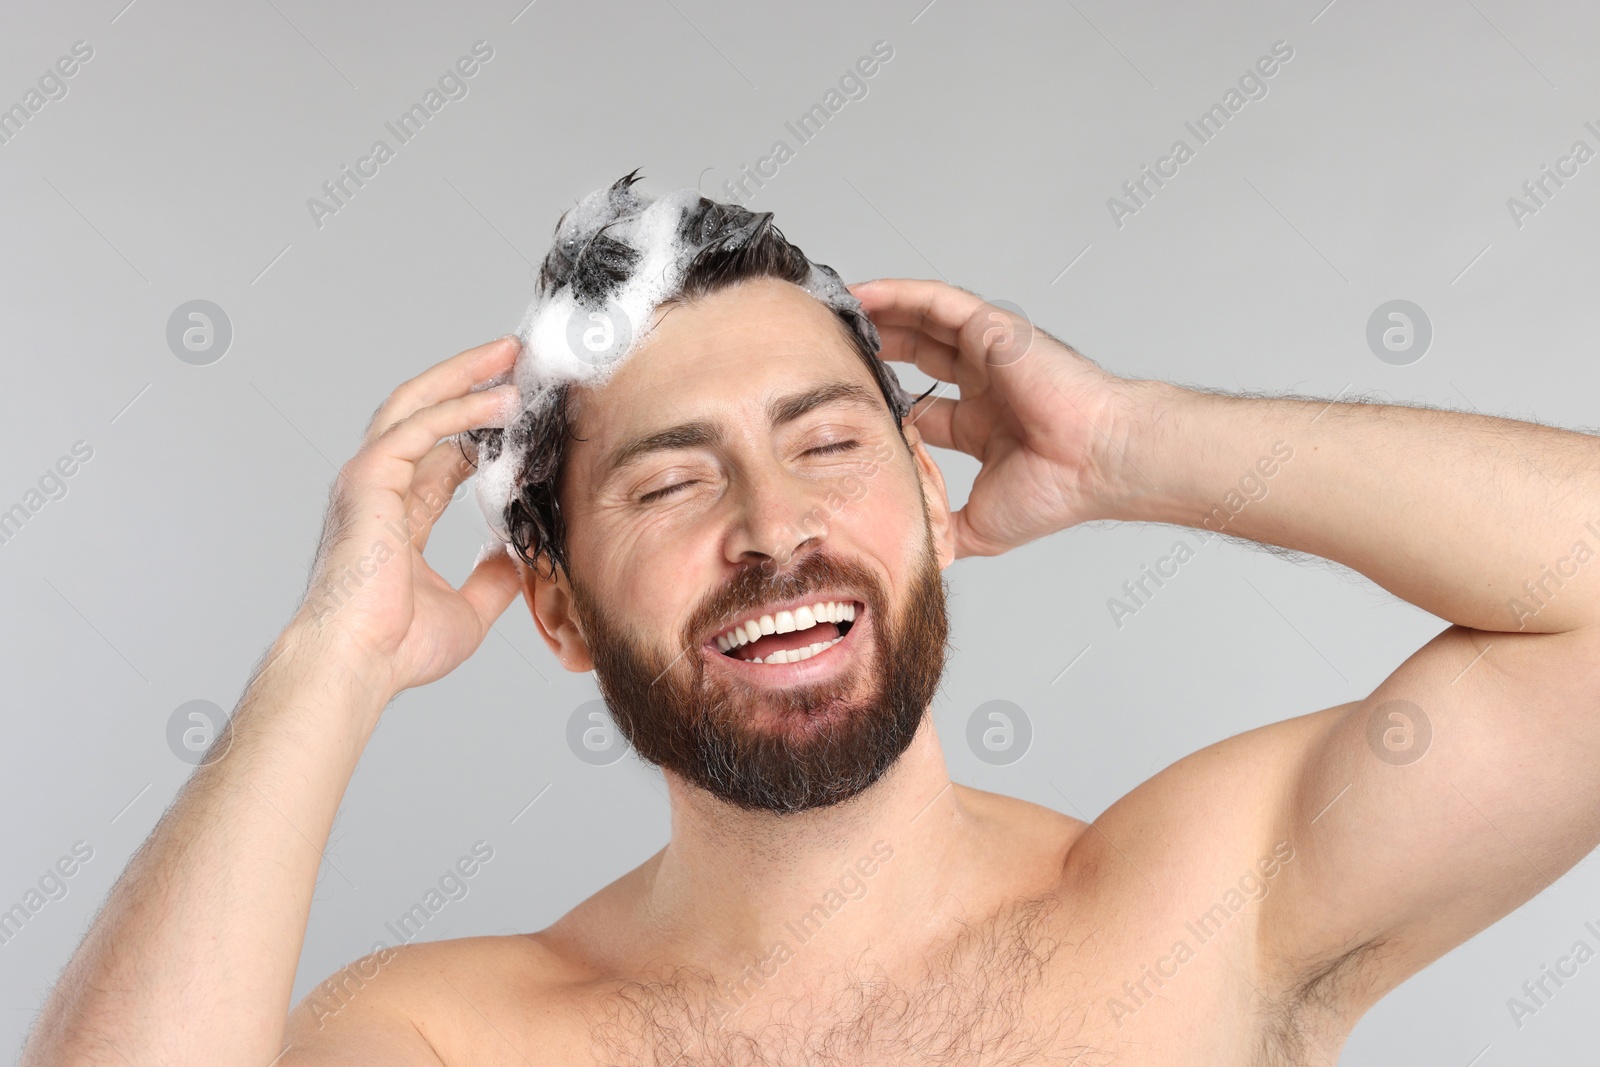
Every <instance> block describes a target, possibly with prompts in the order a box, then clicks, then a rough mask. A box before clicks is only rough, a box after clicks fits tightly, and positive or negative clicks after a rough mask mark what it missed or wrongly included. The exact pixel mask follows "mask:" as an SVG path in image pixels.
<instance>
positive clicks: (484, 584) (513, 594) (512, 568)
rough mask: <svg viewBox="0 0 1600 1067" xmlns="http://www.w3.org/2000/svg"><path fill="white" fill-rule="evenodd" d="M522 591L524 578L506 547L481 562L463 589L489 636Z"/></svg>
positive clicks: (463, 594) (465, 596) (466, 598)
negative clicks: (495, 624)
mask: <svg viewBox="0 0 1600 1067" xmlns="http://www.w3.org/2000/svg"><path fill="white" fill-rule="evenodd" d="M521 591H522V575H521V574H520V573H519V572H518V571H517V565H516V564H515V563H513V562H512V561H511V556H510V555H509V553H508V552H507V551H506V550H505V549H503V548H502V549H500V550H498V551H494V552H490V553H489V554H488V555H486V556H484V557H482V558H481V559H479V560H478V564H477V566H475V567H473V568H472V573H471V574H469V575H467V580H466V581H464V582H462V583H461V588H460V590H459V592H460V593H461V599H463V600H465V601H466V602H467V603H468V604H470V605H472V610H473V611H476V612H477V613H478V621H479V622H480V623H481V624H482V626H483V632H484V633H485V634H487V633H488V632H489V627H491V626H493V625H494V621H495V620H496V619H498V618H499V617H500V616H501V615H502V614H504V613H505V610H506V608H507V607H509V606H510V605H511V602H512V601H513V600H515V599H516V598H517V594H518V593H520V592H521Z"/></svg>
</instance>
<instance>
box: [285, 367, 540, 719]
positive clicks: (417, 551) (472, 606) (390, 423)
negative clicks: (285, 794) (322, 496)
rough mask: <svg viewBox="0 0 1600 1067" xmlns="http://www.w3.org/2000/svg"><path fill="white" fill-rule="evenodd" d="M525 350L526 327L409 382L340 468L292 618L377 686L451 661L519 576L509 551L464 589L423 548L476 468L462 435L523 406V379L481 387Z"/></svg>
mask: <svg viewBox="0 0 1600 1067" xmlns="http://www.w3.org/2000/svg"><path fill="white" fill-rule="evenodd" d="M519 350H520V344H519V342H518V341H517V339H516V338H515V337H503V338H501V339H500V340H498V341H492V342H490V343H489V344H486V345H480V346H478V347H477V348H472V349H468V350H467V351H465V352H462V353H461V354H459V355H456V356H452V357H451V358H450V359H447V360H445V361H444V362H442V363H439V364H437V365H435V366H433V367H430V368H429V369H428V370H426V371H423V372H422V373H421V374H419V375H417V376H416V377H415V378H412V379H411V380H410V381H407V382H405V383H404V384H402V385H401V386H400V387H399V388H397V389H395V391H394V392H393V393H391V394H390V395H389V398H388V399H387V400H385V401H384V403H383V405H382V406H381V407H380V408H379V409H378V410H377V413H376V414H374V415H373V417H372V421H371V423H370V424H369V425H368V427H367V430H366V434H365V436H364V437H363V439H362V443H361V448H360V450H359V451H358V452H357V453H356V454H355V456H353V457H352V458H351V459H350V461H349V462H347V463H346V464H345V465H344V466H343V467H342V468H341V469H340V471H339V477H338V479H337V480H336V481H335V483H334V486H333V492H332V498H331V500H330V502H329V506H328V514H327V519H326V521H325V524H324V527H323V532H322V541H321V543H320V545H319V547H318V550H317V559H316V563H315V565H314V567H313V571H312V578H311V583H310V586H309V588H308V589H307V592H306V597H305V601H304V603H303V604H302V605H301V608H300V610H299V612H298V613H297V614H296V616H295V621H294V623H293V624H291V625H292V626H293V627H295V628H297V629H299V630H300V631H302V633H301V636H302V637H304V636H306V635H310V636H311V637H312V638H313V639H314V641H315V642H316V644H317V645H318V646H319V647H321V648H324V649H326V650H329V651H331V652H333V653H334V654H337V655H340V656H341V657H342V662H345V663H347V664H349V665H350V666H351V668H352V669H354V670H356V671H358V672H360V673H361V674H362V675H363V676H364V677H365V680H366V681H367V683H368V685H369V686H371V687H372V688H374V689H376V690H381V691H387V692H388V693H390V694H397V693H399V692H401V691H402V690H404V689H408V688H411V687H413V686H419V685H426V684H427V683H429V682H431V681H434V680H435V679H438V678H441V677H443V676H444V675H446V674H448V673H450V671H452V670H454V669H455V668H456V667H457V666H459V665H460V664H461V663H462V662H463V661H464V660H466V658H467V657H468V656H470V655H472V653H473V652H474V651H475V650H476V649H477V648H478V646H479V644H480V643H482V641H483V639H484V637H485V635H487V634H488V632H489V627H490V626H491V625H492V624H493V623H494V621H495V619H497V618H498V617H499V616H500V614H501V613H502V612H503V611H505V609H506V607H507V606H508V605H509V604H510V603H511V601H512V600H513V599H515V597H516V594H517V592H518V590H519V588H520V579H519V577H518V574H517V569H516V566H515V564H514V563H513V562H512V561H511V559H510V557H509V556H508V555H507V554H506V553H504V552H494V553H490V554H489V555H488V557H487V558H485V559H482V560H480V561H479V563H478V565H477V566H476V567H475V568H474V569H473V571H472V573H471V574H470V575H469V576H468V577H467V580H466V581H465V582H463V583H462V585H461V588H460V589H455V588H453V587H452V586H451V585H450V583H449V582H447V581H445V580H444V579H443V578H441V577H440V576H439V574H438V573H437V572H436V571H435V570H434V569H433V568H432V567H430V566H429V565H428V563H427V561H426V560H424V559H423V558H422V551H423V548H424V547H426V545H427V543H428V535H429V534H430V533H431V532H432V530H433V524H434V522H435V521H437V519H438V517H439V515H440V514H442V513H443V511H444V509H445V507H446V506H447V505H448V504H449V502H450V499H451V495H452V494H453V493H454V492H455V489H456V487H457V486H459V485H460V484H461V483H462V482H463V481H464V480H466V478H467V477H468V476H469V475H471V474H472V472H473V470H474V465H473V462H472V457H471V456H470V449H471V447H472V446H471V445H470V444H469V443H467V442H466V439H465V438H458V437H457V436H456V435H458V434H461V433H462V432H463V431H466V430H470V429H476V428H478V427H481V426H492V425H502V426H503V425H505V423H506V421H507V420H508V418H509V417H511V416H513V415H514V414H515V412H516V411H517V403H516V402H517V389H516V386H514V385H509V384H508V385H499V386H495V387H493V388H490V389H480V390H479V391H476V392H474V391H472V390H473V388H474V387H475V386H481V385H482V384H483V383H485V382H487V381H489V380H490V379H492V378H493V377H495V376H496V375H499V374H502V373H503V372H505V371H507V370H509V369H510V368H511V366H512V364H513V363H514V362H515V360H516V356H517V353H518V351H519ZM463 449H466V450H468V453H469V454H468V455H463Z"/></svg>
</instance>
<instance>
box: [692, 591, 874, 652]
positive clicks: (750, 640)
mask: <svg viewBox="0 0 1600 1067" xmlns="http://www.w3.org/2000/svg"><path fill="white" fill-rule="evenodd" d="M864 610H865V607H864V605H863V604H861V602H860V601H856V600H848V599H844V600H841V599H831V600H830V599H822V598H816V599H807V600H804V601H800V602H796V603H791V604H785V605H783V606H782V607H777V606H774V607H773V608H771V609H769V610H767V611H764V612H761V613H758V614H752V615H749V616H747V617H746V618H745V619H743V620H741V621H740V622H738V623H735V624H734V625H732V626H729V627H728V628H727V629H724V630H722V631H721V632H719V633H717V634H716V635H714V636H713V637H712V638H711V639H710V640H709V641H708V642H707V644H708V645H710V646H714V647H715V648H716V649H717V650H718V651H720V652H721V654H722V655H723V656H725V657H727V658H729V659H736V660H739V661H740V662H742V663H761V664H784V663H799V662H800V661H802V660H807V659H811V658H812V657H814V656H818V655H820V654H822V653H824V652H827V651H828V650H829V649H830V648H832V647H833V646H834V645H837V644H838V643H839V642H840V641H843V640H844V638H845V635H846V634H848V633H849V632H850V629H851V627H852V626H854V625H855V622H856V618H857V616H858V614H860V613H861V612H862V611H864Z"/></svg>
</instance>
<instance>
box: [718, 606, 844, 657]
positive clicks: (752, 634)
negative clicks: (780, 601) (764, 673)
mask: <svg viewBox="0 0 1600 1067" xmlns="http://www.w3.org/2000/svg"><path fill="white" fill-rule="evenodd" d="M855 617H856V607H855V605H854V604H852V603H849V602H848V601H842V600H825V601H820V602H818V603H816V604H807V605H804V606H802V607H798V608H795V609H794V610H793V611H779V612H775V613H773V614H771V615H762V616H761V617H760V618H756V619H746V620H745V621H744V622H741V623H739V624H738V625H737V626H735V627H733V628H732V629H731V630H728V631H727V632H726V633H722V634H718V635H717V637H716V642H717V647H718V648H719V649H721V650H722V651H724V652H727V651H730V650H731V649H735V648H738V647H739V646H740V645H747V644H749V643H750V642H751V641H754V640H756V639H757V638H759V637H761V636H763V635H764V634H787V633H793V632H794V631H796V630H809V629H811V628H812V627H813V626H815V625H817V624H818V623H821V622H832V623H840V622H854V621H855ZM752 662H753V661H752ZM769 662H770V660H769Z"/></svg>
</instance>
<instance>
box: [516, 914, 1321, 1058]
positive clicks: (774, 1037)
mask: <svg viewBox="0 0 1600 1067" xmlns="http://www.w3.org/2000/svg"><path fill="white" fill-rule="evenodd" d="M1169 925H1170V923H1167V922H1160V923H1155V924H1151V928H1150V929H1141V928H1140V927H1139V924H1137V923H1133V924H1130V923H1128V922H1126V921H1125V920H1119V921H1116V922H1113V921H1111V920H1110V917H1103V918H1101V919H1099V920H1095V919H1084V918H1079V919H1077V920H1071V921H1069V920H1068V919H1066V918H1065V917H1064V916H1063V915H1062V914H1061V908H1060V907H1059V906H1058V904H1057V903H1056V902H1054V901H1051V900H1025V901H1020V902H1018V903H1016V904H1014V905H1012V906H1010V907H1008V908H1006V909H1004V910H1003V911H1002V912H1001V913H999V914H997V915H995V916H993V917H992V918H990V919H988V920H986V921H983V922H979V923H973V924H971V925H967V926H964V927H963V928H962V929H961V931H960V932H959V933H958V934H956V935H954V936H952V937H951V938H949V939H948V940H947V941H946V942H944V943H942V944H940V945H939V946H937V948H936V949H935V950H934V951H933V952H931V953H929V954H928V955H927V957H926V959H924V960H922V961H920V964H919V966H917V967H916V968H913V969H911V970H909V971H908V970H906V969H905V968H898V969H896V972H895V973H893V974H891V973H889V971H888V970H887V969H886V968H884V967H883V966H881V965H880V964H878V963H877V962H875V960H874V957H873V954H872V953H871V952H864V953H863V954H862V957H861V959H860V962H859V963H858V964H856V965H853V966H852V967H850V968H847V969H846V970H845V971H843V972H841V973H839V974H838V975H837V976H836V978H835V980H833V981H831V982H828V983H824V984H802V983H795V982H792V981H788V980H787V978H788V975H787V974H786V969H789V968H793V969H794V970H799V969H800V967H799V966H795V964H794V959H795V958H796V957H798V955H799V953H803V952H804V951H805V946H803V945H794V946H786V947H787V948H788V949H789V954H786V953H785V952H783V951H775V952H774V953H772V954H771V955H770V956H768V957H767V958H766V959H764V960H757V961H752V963H751V965H750V966H748V967H746V968H744V969H743V970H742V971H740V972H739V973H737V974H728V975H712V974H706V973H703V972H698V971H691V970H688V969H682V968H680V969H676V970H673V971H670V972H668V973H662V974H654V975H650V976H641V977H640V978H638V979H631V980H626V981H613V982H607V983H603V984H601V985H599V986H596V987H592V988H589V989H586V990H584V991H583V992H582V993H581V994H577V995H574V996H573V997H572V998H571V999H570V1000H568V1001H567V1002H566V1003H565V1004H564V1005H563V1006H562V1007H561V1008H559V1009H558V1010H557V1011H556V1012H555V1014H554V1015H552V1016H549V1017H547V1018H546V1020H545V1021H544V1024H543V1025H541V1026H540V1027H539V1028H538V1029H539V1030H540V1031H541V1032H542V1033H541V1034H540V1035H539V1036H537V1037H534V1036H533V1035H531V1034H530V1035H529V1040H531V1041H535V1042H536V1043H537V1044H536V1047H538V1048H542V1049H545V1050H547V1051H553V1050H554V1049H555V1048H556V1047H559V1048H560V1049H561V1050H562V1056H561V1057H559V1059H560V1062H563V1063H567V1062H572V1063H579V1062H582V1063H591V1062H592V1063H596V1064H608V1065H611V1064H615V1065H630V1067H631V1065H639V1067H664V1065H667V1064H696V1065H717V1067H802V1065H804V1067H836V1065H837V1067H845V1065H851V1067H869V1065H870V1067H876V1065H880V1064H881V1065H888V1064H894V1065H897V1067H898V1065H904V1064H910V1063H915V1064H927V1065H934V1067H946V1065H949V1067H976V1065H978V1064H984V1065H1024V1064H1027V1065H1035V1064H1037V1065H1041V1067H1043V1065H1065V1067H1091V1065H1097V1067H1110V1065H1124V1064H1126V1065H1157V1064H1159V1065H1161V1067H1183V1065H1188V1064H1194V1065H1196V1067H1200V1065H1205V1067H1215V1065H1217V1064H1236V1065H1239V1067H1291V1065H1298V1064H1301V1063H1312V1062H1321V1060H1320V1058H1319V1056H1318V1053H1317V1051H1316V1050H1315V1049H1314V1048H1313V1046H1314V1045H1315V1046H1318V1047H1321V1048H1324V1049H1326V1048H1327V1047H1328V1044H1327V1035H1326V1034H1323V1033H1321V1030H1320V1025H1321V1024H1320V1022H1319V1021H1318V1020H1312V1019H1309V1018H1307V1017H1306V1016H1305V1015H1304V1013H1303V1012H1302V1011H1298V1010H1295V1009H1292V1008H1289V1007H1286V1006H1285V1005H1282V1004H1279V1003H1275V1002H1272V1001H1271V1000H1269V998H1267V997H1265V996H1264V995H1263V994H1262V992H1261V991H1260V990H1258V989H1256V988H1255V987H1254V986H1252V984H1251V982H1250V980H1249V978H1248V977H1247V976H1246V973H1245V972H1244V970H1242V965H1243V959H1242V957H1241V956H1240V946H1241V939H1240V938H1239V937H1237V936H1233V937H1230V936H1228V935H1229V934H1230V933H1231V932H1230V931H1226V930H1220V929H1219V930H1212V929H1210V928H1208V927H1204V926H1202V927H1196V928H1194V929H1193V930H1183V929H1181V928H1180V929H1179V931H1178V933H1177V934H1176V935H1172V934H1171V931H1169V930H1168V929H1167V927H1168V926H1169ZM791 954H792V955H791ZM485 1051H487V1049H485ZM502 1051H504V1049H502ZM508 1062H511V1061H508Z"/></svg>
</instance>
